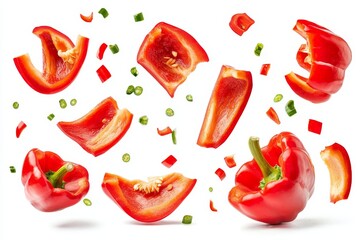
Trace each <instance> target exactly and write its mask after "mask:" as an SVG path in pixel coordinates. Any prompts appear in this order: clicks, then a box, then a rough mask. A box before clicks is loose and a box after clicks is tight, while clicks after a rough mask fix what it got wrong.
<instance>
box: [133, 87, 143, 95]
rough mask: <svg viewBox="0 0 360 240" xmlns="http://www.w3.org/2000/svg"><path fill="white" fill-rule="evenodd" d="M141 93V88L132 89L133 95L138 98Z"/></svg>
mask: <svg viewBox="0 0 360 240" xmlns="http://www.w3.org/2000/svg"><path fill="white" fill-rule="evenodd" d="M142 92H143V88H142V87H141V86H136V87H135V89H134V93H135V95H136V96H140V95H141V94H142Z"/></svg>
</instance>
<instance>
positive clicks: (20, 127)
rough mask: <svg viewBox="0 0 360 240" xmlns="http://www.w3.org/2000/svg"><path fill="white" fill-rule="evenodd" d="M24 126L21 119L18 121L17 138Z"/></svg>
mask: <svg viewBox="0 0 360 240" xmlns="http://www.w3.org/2000/svg"><path fill="white" fill-rule="evenodd" d="M25 128H26V124H25V123H24V122H23V121H20V123H19V124H18V125H17V127H16V137H17V138H19V137H20V134H21V133H22V131H23V130H24V129H25Z"/></svg>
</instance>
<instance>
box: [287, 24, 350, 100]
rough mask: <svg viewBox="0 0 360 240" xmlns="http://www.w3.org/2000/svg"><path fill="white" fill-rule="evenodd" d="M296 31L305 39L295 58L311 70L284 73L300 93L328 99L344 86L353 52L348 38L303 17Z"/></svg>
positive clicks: (316, 98)
mask: <svg viewBox="0 0 360 240" xmlns="http://www.w3.org/2000/svg"><path fill="white" fill-rule="evenodd" d="M294 31H296V32H297V33H299V34H300V35H301V36H302V37H303V38H305V39H306V44H302V45H301V46H300V48H299V50H298V52H297V56H296V60H297V62H298V63H299V65H300V66H301V67H302V68H304V69H305V70H307V71H308V72H309V73H310V74H309V77H308V78H305V77H302V76H300V75H298V74H296V73H293V72H291V73H289V74H287V75H286V76H285V78H286V81H287V82H288V84H289V86H290V88H291V89H292V90H293V91H294V92H295V93H296V94H298V95H299V96H300V97H302V98H304V99H306V100H309V101H311V102H314V103H321V102H325V101H327V100H328V99H329V98H330V95H331V94H334V93H336V92H337V91H338V90H339V89H340V88H341V86H342V84H343V80H344V77H345V70H346V68H347V67H348V66H349V64H350V62H351V59H352V53H351V49H350V47H349V45H348V44H347V42H346V41H345V40H344V39H343V38H341V37H339V36H338V35H336V34H334V33H333V32H331V31H330V30H329V29H326V28H324V27H322V26H320V25H318V24H315V23H313V22H310V21H307V20H303V19H300V20H298V21H297V22H296V25H295V26H294Z"/></svg>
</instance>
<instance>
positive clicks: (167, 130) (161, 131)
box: [157, 127, 173, 136]
mask: <svg viewBox="0 0 360 240" xmlns="http://www.w3.org/2000/svg"><path fill="white" fill-rule="evenodd" d="M172 132H173V130H172V129H171V128H170V127H166V128H163V129H160V128H157V133H158V134H159V135H160V136H165V135H168V134H171V133H172Z"/></svg>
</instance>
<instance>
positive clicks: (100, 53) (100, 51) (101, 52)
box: [96, 43, 108, 60]
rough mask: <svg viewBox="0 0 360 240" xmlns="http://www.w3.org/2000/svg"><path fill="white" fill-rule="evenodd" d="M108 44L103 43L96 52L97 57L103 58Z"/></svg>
mask: <svg viewBox="0 0 360 240" xmlns="http://www.w3.org/2000/svg"><path fill="white" fill-rule="evenodd" d="M107 47H108V45H107V44H106V43H102V44H101V45H100V47H99V49H98V51H97V53H96V57H97V58H98V59H100V60H102V59H103V57H104V53H105V50H106V49H107Z"/></svg>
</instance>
